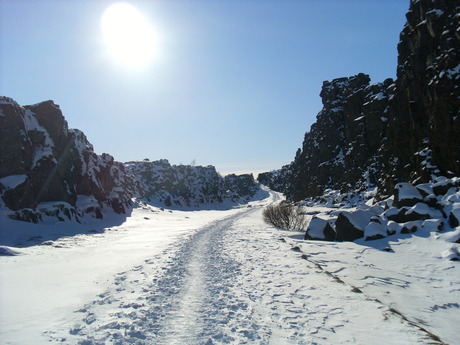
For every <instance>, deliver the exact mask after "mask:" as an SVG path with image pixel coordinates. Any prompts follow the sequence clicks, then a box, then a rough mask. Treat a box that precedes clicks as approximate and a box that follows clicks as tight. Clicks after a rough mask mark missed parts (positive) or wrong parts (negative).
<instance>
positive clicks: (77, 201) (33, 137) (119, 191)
mask: <svg viewBox="0 0 460 345" xmlns="http://www.w3.org/2000/svg"><path fill="white" fill-rule="evenodd" d="M0 147H1V150H0V197H1V198H0V207H1V206H3V207H6V208H8V209H10V210H12V211H14V212H13V213H11V214H10V215H9V216H10V217H12V218H15V219H19V220H27V221H33V222H37V221H39V220H40V219H41V218H42V217H43V216H52V217H57V218H58V219H61V220H64V219H76V220H79V219H81V218H82V217H83V216H84V215H85V214H88V213H89V214H92V215H93V216H95V217H98V218H100V217H102V210H103V209H104V208H108V209H112V210H113V211H115V212H116V213H124V212H126V210H127V209H128V208H129V207H130V205H131V197H132V188H131V187H130V186H131V185H132V182H131V177H129V176H128V175H127V174H126V172H125V169H124V166H123V165H122V164H121V163H118V162H115V161H114V159H113V157H112V156H110V155H107V154H103V155H97V154H96V153H94V150H93V147H92V146H91V144H90V143H89V142H88V141H87V139H86V137H85V135H84V134H83V133H82V132H80V131H78V130H72V129H69V128H68V126H67V122H66V121H65V119H64V117H63V115H62V112H61V110H60V109H59V106H57V105H56V104H54V103H53V102H52V101H46V102H42V103H39V104H36V105H32V106H26V107H21V106H19V105H18V104H17V103H16V102H15V101H13V100H12V99H10V98H7V97H0Z"/></svg>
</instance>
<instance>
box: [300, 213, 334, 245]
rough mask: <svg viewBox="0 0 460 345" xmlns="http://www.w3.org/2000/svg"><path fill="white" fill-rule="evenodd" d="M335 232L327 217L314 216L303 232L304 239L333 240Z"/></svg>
mask: <svg viewBox="0 0 460 345" xmlns="http://www.w3.org/2000/svg"><path fill="white" fill-rule="evenodd" d="M335 237H336V233H335V230H334V228H333V227H332V225H331V222H330V220H329V219H323V218H320V217H316V216H314V217H313V218H312V220H311V221H310V224H309V225H308V228H307V231H306V232H305V236H304V239H305V240H321V241H334V240H335Z"/></svg>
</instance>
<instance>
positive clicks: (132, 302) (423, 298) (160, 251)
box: [0, 192, 460, 345]
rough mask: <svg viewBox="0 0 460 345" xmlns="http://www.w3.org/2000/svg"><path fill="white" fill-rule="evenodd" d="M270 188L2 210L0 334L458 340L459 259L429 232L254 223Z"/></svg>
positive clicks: (182, 340) (34, 338)
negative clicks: (85, 219) (313, 233)
mask: <svg viewBox="0 0 460 345" xmlns="http://www.w3.org/2000/svg"><path fill="white" fill-rule="evenodd" d="M279 199H280V196H279V195H278V194H276V193H273V192H270V197H268V198H266V199H263V200H258V201H253V202H251V203H250V205H248V206H244V207H239V208H233V209H229V210H220V211H209V210H206V211H179V210H173V211H171V212H170V211H168V210H164V211H163V210H161V209H158V208H153V207H150V206H147V205H144V206H143V207H140V208H135V209H134V210H133V212H132V213H131V214H130V216H129V217H127V218H126V219H122V218H116V217H113V218H111V219H110V223H105V224H102V223H101V222H98V223H93V224H86V225H76V224H73V223H70V222H66V223H60V224H59V227H58V226H56V225H46V224H45V225H33V224H27V223H21V222H13V221H7V220H5V219H3V218H2V219H1V223H0V225H1V229H0V230H1V231H0V240H1V242H0V244H2V245H6V246H8V247H3V248H4V250H6V251H13V252H17V253H19V254H20V255H17V256H2V257H0V339H1V340H0V341H1V343H2V344H45V343H62V344H162V345H163V344H437V343H441V341H442V342H445V343H449V344H456V343H459V338H458V334H457V333H458V332H457V326H458V324H459V321H460V313H459V307H460V305H459V304H460V284H459V283H460V274H459V273H460V269H459V264H458V262H452V261H449V260H447V259H446V258H442V252H443V251H445V250H446V249H449V248H445V246H446V242H445V241H438V240H436V239H435V237H436V236H439V234H438V233H415V234H411V235H404V236H402V235H398V236H399V237H398V238H396V237H394V236H390V237H387V238H385V239H382V240H377V241H370V242H359V241H356V242H355V243H351V242H348V243H332V242H320V241H303V240H302V239H301V238H303V233H294V232H287V231H280V230H277V229H274V228H272V227H269V226H268V225H266V224H264V223H263V221H262V209H263V206H265V205H267V204H269V203H271V202H274V201H277V200H279ZM95 224H96V225H95ZM11 230H14V231H15V234H16V235H15V236H11V235H8V236H6V234H7V233H10V232H11ZM37 231H38V232H40V236H42V237H41V238H37V237H36V236H37V235H34V234H36V233H37ZM62 233H68V234H75V235H73V236H67V237H59V235H60V234H62ZM18 241H19V242H21V243H20V245H18V243H17V242H18ZM43 241H44V242H43ZM38 242H41V244H40V245H37V243H38ZM387 247H391V248H392V250H393V251H388V252H387V251H384V250H382V249H384V248H387ZM430 333H431V334H430ZM437 337H439V339H440V340H439V339H437Z"/></svg>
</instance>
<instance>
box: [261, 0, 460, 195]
mask: <svg viewBox="0 0 460 345" xmlns="http://www.w3.org/2000/svg"><path fill="white" fill-rule="evenodd" d="M459 15H460V7H459V3H458V1H438V0H412V1H411V3H410V9H409V12H408V13H407V24H406V25H405V26H404V28H403V30H402V32H401V36H400V42H399V44H398V66H397V80H396V81H393V80H391V79H387V80H385V81H384V82H383V83H375V84H370V79H369V76H367V75H365V74H358V75H356V76H352V77H349V78H339V79H335V80H332V81H330V82H328V81H326V82H324V83H323V88H322V91H321V94H320V95H321V98H322V101H323V109H322V110H321V111H320V112H319V114H318V115H317V120H316V123H314V124H313V125H312V126H311V129H310V131H309V132H307V133H306V134H305V138H304V141H303V144H302V147H301V149H299V151H298V152H297V154H296V157H295V159H294V161H293V162H292V163H291V164H290V165H289V166H287V167H283V169H282V170H283V175H284V176H286V179H285V181H284V184H283V183H280V182H279V181H278V182H277V183H274V182H273V180H272V179H270V178H268V177H269V176H263V175H262V180H264V179H265V180H268V182H267V184H268V185H270V183H272V184H273V185H275V184H276V185H277V189H278V190H281V191H283V192H284V193H285V194H286V196H287V197H288V198H289V199H291V200H294V201H298V200H302V199H305V198H308V197H315V196H319V195H322V194H323V193H324V191H325V190H326V189H335V190H340V191H342V192H348V191H360V190H364V189H365V188H367V187H369V186H377V187H379V195H380V196H381V197H383V196H388V195H391V194H392V191H393V188H394V186H395V185H396V184H397V183H398V182H401V181H412V182H416V183H422V182H427V181H429V180H431V179H433V177H434V176H460V116H459V115H460V65H459V55H458V54H459V52H460V29H459V20H458V19H459ZM273 176H275V177H276V176H277V175H273ZM259 178H260V177H259Z"/></svg>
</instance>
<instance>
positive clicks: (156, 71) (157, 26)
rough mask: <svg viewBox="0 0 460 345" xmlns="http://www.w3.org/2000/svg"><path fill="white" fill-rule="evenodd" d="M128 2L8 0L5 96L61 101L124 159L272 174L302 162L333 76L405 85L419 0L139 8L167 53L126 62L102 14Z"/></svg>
mask: <svg viewBox="0 0 460 345" xmlns="http://www.w3.org/2000/svg"><path fill="white" fill-rule="evenodd" d="M115 2H116V1H96V0H94V1H89V0H76V1H58V0H53V1H49V0H40V1H32V0H30V1H27V0H1V1H0V45H1V46H0V47H1V50H0V94H1V95H4V96H9V97H12V98H13V99H15V100H16V101H17V102H18V103H20V104H21V105H26V104H34V103H38V102H40V101H44V100H48V99H52V100H54V101H55V103H57V104H59V105H60V107H61V110H62V111H63V114H64V116H65V117H66V119H67V121H68V123H69V127H71V128H78V129H80V130H82V131H83V132H84V133H85V134H86V135H87V137H88V139H89V141H90V142H91V143H92V144H93V145H94V148H95V151H96V152H97V153H99V154H101V153H103V152H107V153H110V154H112V155H113V156H114V157H115V159H116V160H119V161H128V160H140V159H144V158H149V159H150V160H156V159H161V158H166V159H168V160H169V161H170V162H171V163H173V164H178V163H183V164H189V163H191V162H192V161H195V162H196V164H198V165H208V164H212V165H215V166H216V168H217V170H218V171H220V172H222V173H228V172H246V171H253V172H260V171H266V170H271V169H277V168H280V167H281V166H282V165H284V164H288V163H289V162H291V161H292V160H293V158H294V156H295V152H296V150H297V148H298V147H300V146H301V144H302V140H303V136H304V134H305V132H306V131H308V130H309V128H310V126H311V124H312V123H313V122H314V121H315V119H316V115H317V113H318V112H319V111H320V110H321V107H322V104H321V99H320V97H319V93H320V91H321V86H322V82H323V81H324V80H331V79H334V78H339V77H345V76H351V75H355V74H357V73H360V72H363V73H367V74H369V75H370V76H371V79H372V82H380V81H383V80H384V79H386V78H389V77H391V78H394V77H395V74H396V63H397V49H396V45H397V43H398V41H399V33H400V31H401V30H402V28H403V25H404V23H405V13H406V12H407V9H408V7H409V0H304V1H302V0H266V1H262V0H228V1H227V0H214V1H211V0H188V1H186V0H184V1H179V0H156V1H154V0H152V1H130V3H131V4H132V5H133V6H135V7H136V8H137V9H138V10H139V11H140V13H142V15H143V16H144V18H145V20H146V21H148V23H149V25H151V27H152V28H153V30H154V31H155V33H156V41H155V42H156V43H155V46H154V49H155V55H154V57H153V58H152V60H151V61H150V62H149V63H147V64H145V65H142V66H137V67H131V66H126V65H123V64H121V63H119V62H117V61H116V60H114V58H113V56H110V54H109V53H108V52H107V47H106V45H105V44H104V39H103V35H102V32H101V17H102V15H103V13H104V11H105V10H106V9H107V7H108V6H110V5H111V4H113V3H115Z"/></svg>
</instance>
